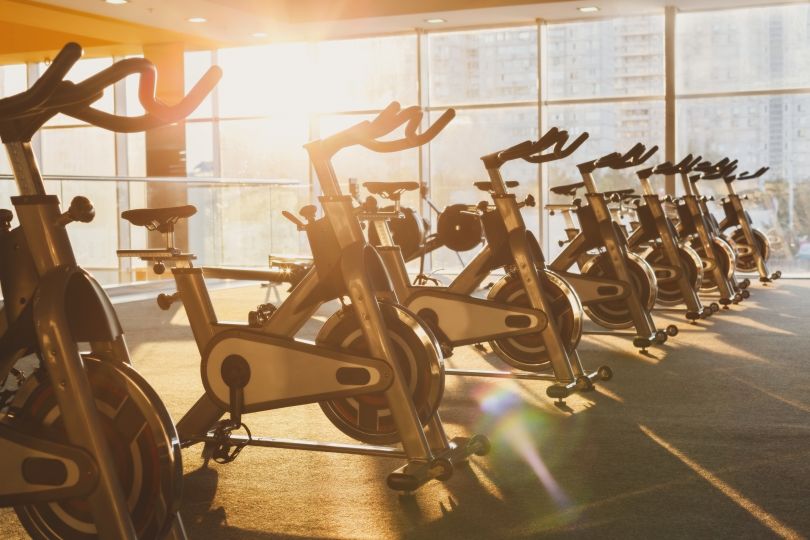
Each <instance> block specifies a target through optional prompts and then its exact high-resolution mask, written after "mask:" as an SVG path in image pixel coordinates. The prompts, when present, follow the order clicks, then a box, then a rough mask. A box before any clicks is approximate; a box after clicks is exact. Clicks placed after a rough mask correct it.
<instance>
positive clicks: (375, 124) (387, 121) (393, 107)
mask: <svg viewBox="0 0 810 540" xmlns="http://www.w3.org/2000/svg"><path fill="white" fill-rule="evenodd" d="M400 110H401V107H400V104H399V102H398V101H392V102H391V103H389V104H388V106H387V107H386V108H385V109H383V110H382V111H381V112H380V113H379V114H378V115H377V117H376V118H374V120H371V121H370V122H369V123H368V124H369V133H368V136H369V137H370V138H372V139H376V138H377V137H382V136H383V135H385V134H386V133H390V132H392V131H394V130H395V129H396V128H397V126H399V125H400V124H399V123H397V116H398V115H399V112H400Z"/></svg>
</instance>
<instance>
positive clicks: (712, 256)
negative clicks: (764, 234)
mask: <svg viewBox="0 0 810 540" xmlns="http://www.w3.org/2000/svg"><path fill="white" fill-rule="evenodd" d="M734 167H736V162H731V161H730V160H729V159H728V158H725V159H723V160H720V161H718V162H717V163H715V164H712V163H710V162H706V161H701V158H697V159H694V160H693V161H692V162H691V163H688V164H684V163H682V164H680V165H679V168H678V174H679V175H680V177H681V182H682V185H683V189H684V195H683V196H681V198H680V199H679V200H677V201H675V203H674V204H675V205H676V210H677V213H678V225H677V227H676V231H677V233H678V237H679V238H680V240H681V241H682V242H684V243H689V244H690V245H691V246H692V247H693V248H694V249H695V251H696V252H697V253H698V255H699V256H700V258H701V262H702V264H703V281H702V282H701V287H700V290H701V291H702V292H704V293H713V292H718V293H719V295H720V298H719V300H718V302H719V303H720V305H721V306H723V309H729V305H730V304H739V303H740V302H741V301H742V300H743V299H744V298H747V297H748V296H750V292H749V291H748V290H747V287H748V285H749V284H750V280H748V279H747V278H745V279H743V280H741V281H739V282H738V281H737V277H736V275H735V272H734V269H735V253H734V248H733V247H732V246H731V245H730V244H729V242H728V241H727V240H726V239H725V238H724V237H723V236H722V234H721V232H720V230H719V227H718V224H717V220H716V219H715V218H714V216H713V215H712V213H711V211H710V210H709V207H708V200H709V198H708V197H705V196H703V195H702V194H701V193H700V188H699V187H698V181H700V179H701V178H703V179H707V180H710V179H713V178H715V179H716V178H721V177H722V176H724V175H725V174H729V173H730V171H732V170H733V168H734ZM692 172H697V173H698V174H693V175H691V176H690V174H691V173H692Z"/></svg>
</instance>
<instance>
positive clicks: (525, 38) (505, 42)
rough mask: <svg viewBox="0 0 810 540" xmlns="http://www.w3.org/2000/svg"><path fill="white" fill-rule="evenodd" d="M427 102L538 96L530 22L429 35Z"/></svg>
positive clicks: (533, 32) (534, 40) (534, 35)
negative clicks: (506, 27)
mask: <svg viewBox="0 0 810 540" xmlns="http://www.w3.org/2000/svg"><path fill="white" fill-rule="evenodd" d="M428 40H429V41H428V42H429V47H430V49H429V53H428V55H429V58H428V61H429V70H430V77H429V81H430V104H431V105H433V106H437V105H460V104H466V103H494V102H509V101H533V100H536V99H537V29H536V28H535V27H533V26H527V27H522V28H508V29H497V30H476V31H471V32H451V33H436V34H429V36H428Z"/></svg>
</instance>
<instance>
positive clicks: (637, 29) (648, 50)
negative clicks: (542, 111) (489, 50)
mask: <svg viewBox="0 0 810 540" xmlns="http://www.w3.org/2000/svg"><path fill="white" fill-rule="evenodd" d="M547 46H548V66H549V67H548V78H549V80H548V96H549V99H550V100H556V99H574V98H577V99H580V98H600V97H616V96H645V95H659V96H660V95H663V94H664V18H663V17H661V16H658V15H653V16H644V17H626V18H618V19H607V20H603V21H596V22H594V21H588V22H576V23H568V24H552V25H549V27H548V45H547Z"/></svg>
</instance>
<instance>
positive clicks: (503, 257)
mask: <svg viewBox="0 0 810 540" xmlns="http://www.w3.org/2000/svg"><path fill="white" fill-rule="evenodd" d="M586 138H587V135H583V136H581V137H579V138H578V139H577V140H576V141H574V142H572V143H571V144H568V145H567V146H566V143H567V142H568V133H567V132H565V131H560V130H558V129H556V128H553V129H551V130H550V131H549V132H547V133H546V134H545V135H544V136H543V137H541V138H540V139H539V140H538V141H534V142H533V141H526V142H523V143H521V144H519V145H516V146H514V147H512V148H509V149H507V150H503V151H500V152H495V153H493V154H490V155H487V156H484V157H483V158H482V160H483V161H484V164H485V166H486V169H487V172H488V174H489V177H490V181H489V182H476V183H475V186H476V188H478V189H480V190H482V191H486V192H487V193H488V194H489V195H490V196H491V197H492V199H493V201H494V205H493V204H488V203H486V201H483V202H482V203H480V204H479V205H477V206H471V207H465V211H464V213H465V214H466V215H469V216H472V219H477V220H478V221H479V222H480V223H482V224H483V233H484V235H485V236H486V239H487V242H486V245H485V246H484V247H483V248H482V249H481V250H480V251H479V253H478V254H477V255H476V256H475V257H474V258H473V259H472V260H471V261H470V262H469V263H468V264H467V265H466V266H465V268H464V269H463V270H462V271H461V273H460V274H459V275H458V276H457V277H456V278H455V279H454V280H453V282H452V283H451V284H450V285H449V286H448V287H439V286H417V285H411V283H410V278H409V276H408V273H407V269H406V266H405V258H404V256H403V249H402V248H401V247H400V246H399V245H398V244H397V243H396V241H395V236H394V235H393V234H392V231H391V229H390V228H389V222H390V221H393V222H396V219H394V220H391V219H390V213H391V212H394V213H398V212H399V210H400V197H401V194H402V193H404V192H405V191H407V190H415V189H418V188H419V184H418V183H416V182H368V183H365V184H364V186H365V188H366V189H367V190H368V191H369V192H370V193H372V194H374V195H378V196H380V197H382V198H384V199H388V200H390V201H391V202H392V203H393V206H392V207H387V208H386V209H385V210H386V212H385V213H383V212H380V211H378V209H377V205H376V200H375V199H374V198H373V197H369V199H368V200H367V202H366V210H367V212H368V213H367V215H366V216H364V218H365V219H366V220H368V221H369V223H370V227H369V237H370V238H371V239H372V243H374V244H375V245H376V246H377V249H378V251H379V252H380V255H381V256H382V258H383V261H384V263H385V265H386V268H387V269H388V271H389V273H390V275H391V276H392V280H393V285H394V289H395V290H396V292H397V297H398V298H399V299H400V301H401V302H402V303H403V304H404V305H405V306H406V307H407V308H408V309H410V310H411V311H413V312H414V313H416V314H417V316H419V317H420V318H421V319H422V320H423V321H425V322H426V323H427V324H428V326H429V327H430V328H431V330H432V331H433V333H434V334H435V335H436V336H437V338H438V339H439V342H440V344H441V345H442V346H443V347H444V348H445V350H446V351H447V352H448V353H451V352H452V349H453V348H454V347H457V346H460V345H466V344H474V343H481V342H484V341H488V342H489V344H490V346H491V347H492V349H493V351H495V352H496V354H498V356H499V357H500V358H502V359H503V360H504V361H505V362H507V363H508V364H509V365H511V366H512V367H515V368H517V369H519V370H523V371H529V372H533V373H531V374H528V373H524V374H520V373H513V372H503V371H484V370H467V369H447V370H446V373H448V374H453V375H466V376H482V377H505V378H522V379H535V380H551V381H553V382H554V384H552V385H551V386H550V387H548V388H547V390H546V393H547V395H548V396H549V397H552V398H557V399H560V400H561V399H563V398H565V397H567V396H568V395H570V394H571V393H572V392H574V391H576V390H578V389H590V388H592V386H593V381H594V380H595V379H597V378H600V379H602V380H608V379H610V378H611V376H612V372H611V371H610V369H609V368H608V367H607V366H602V367H601V368H599V369H598V370H596V371H594V372H590V373H588V372H586V371H585V370H584V369H583V368H582V365H581V363H580V361H579V357H578V355H577V352H576V346H577V344H578V343H579V339H580V335H581V331H582V308H581V306H580V304H579V301H578V299H577V297H576V295H575V294H574V292H573V290H572V289H571V287H570V286H569V285H568V284H567V283H566V282H565V280H564V279H562V278H561V277H560V276H558V275H557V274H555V273H553V272H551V271H549V270H548V269H546V268H545V260H544V257H543V253H542V251H541V249H540V245H539V243H538V242H537V240H536V238H535V237H534V235H533V234H532V233H531V232H530V231H528V230H527V229H526V225H525V223H524V222H523V218H522V215H521V213H520V209H521V208H523V207H526V206H534V198H533V197H531V196H529V197H527V198H526V199H525V200H524V201H522V202H518V200H517V197H516V196H515V195H514V194H511V193H509V192H508V188H513V187H516V186H517V183H516V182H511V181H510V182H505V181H504V180H503V178H502V176H501V173H500V168H501V167H502V166H503V165H504V164H505V163H507V162H508V161H511V160H516V159H523V160H525V161H528V162H530V163H536V164H539V163H543V162H548V161H552V160H557V159H563V158H564V157H567V156H568V155H570V154H572V153H573V152H574V151H575V150H576V149H577V148H578V147H579V146H580V145H581V144H582V143H583V142H584V141H585V139H586ZM397 217H399V216H397ZM440 219H441V218H440ZM400 236H402V235H400ZM406 238H407V236H406ZM479 238H480V236H479ZM451 242H452V240H451ZM435 245H436V244H434V246H433V247H435ZM406 249H408V250H409V252H410V253H412V254H415V253H416V252H417V251H418V249H411V247H410V246H408V247H407V248H406ZM425 249H428V248H425ZM423 253H424V251H423ZM502 269H506V275H505V276H504V277H503V278H501V279H500V280H499V281H498V282H497V283H496V284H495V285H494V286H493V287H492V288H491V289H490V291H489V294H488V297H487V299H486V300H484V299H480V298H475V297H474V296H472V295H473V293H474V292H475V291H476V290H477V289H478V288H479V287H480V286H481V284H482V283H483V282H484V281H485V280H486V279H487V278H488V277H489V276H490V275H491V274H492V273H493V272H494V271H498V270H502ZM548 314H552V315H553V316H551V317H549V316H548ZM549 368H551V370H552V373H551V374H546V373H542V374H541V373H538V372H539V371H544V370H548V369H549Z"/></svg>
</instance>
